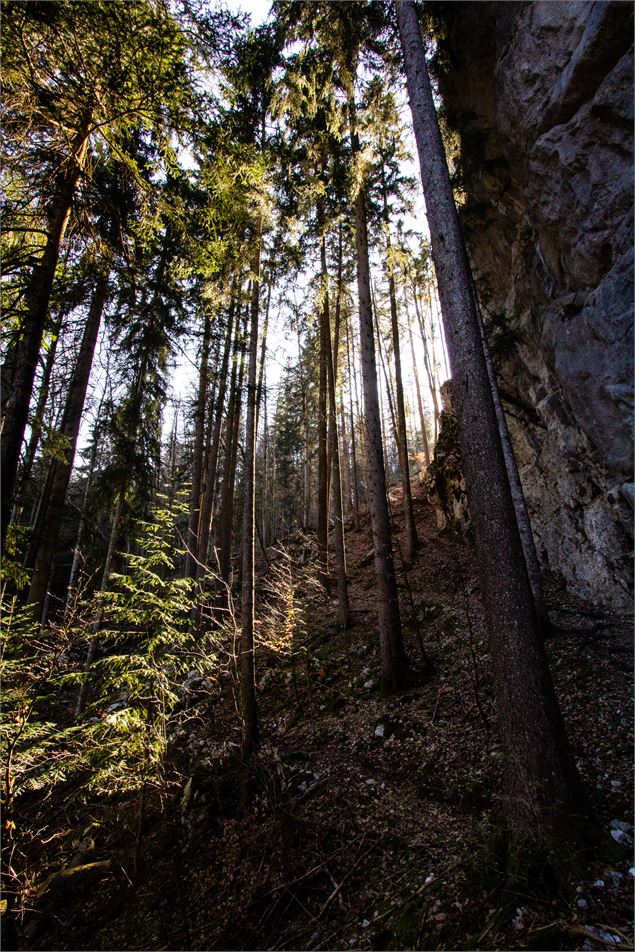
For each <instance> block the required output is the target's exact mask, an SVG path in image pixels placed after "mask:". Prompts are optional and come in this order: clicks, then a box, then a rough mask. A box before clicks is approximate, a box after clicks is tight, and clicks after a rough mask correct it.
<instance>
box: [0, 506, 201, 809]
mask: <svg viewBox="0 0 635 952" xmlns="http://www.w3.org/2000/svg"><path fill="white" fill-rule="evenodd" d="M183 508H184V504H183V503H182V502H177V504H176V505H174V506H172V507H170V508H160V507H157V508H155V509H154V510H153V512H152V518H151V519H150V520H148V521H145V522H141V523H139V526H138V535H137V541H136V552H135V553H134V554H130V555H128V556H127V557H126V563H127V565H126V571H125V572H123V573H121V574H120V575H117V576H114V577H113V582H114V585H113V590H112V591H110V592H107V593H98V594H97V595H95V596H94V597H93V598H92V599H86V598H81V597H79V598H78V600H77V604H76V605H74V606H72V607H71V611H70V613H69V617H68V619H67V621H66V623H65V624H64V625H59V626H58V625H53V624H50V625H49V626H48V627H47V628H46V629H41V628H40V625H39V624H37V623H35V622H34V621H33V617H32V614H31V612H30V611H29V609H28V608H19V607H18V606H17V603H16V601H15V599H13V600H9V603H8V605H6V606H5V609H4V611H3V616H2V635H3V641H2V667H1V673H2V680H3V687H4V706H3V712H2V716H1V718H0V750H1V752H2V755H3V759H4V762H5V764H8V765H9V766H8V771H7V778H8V784H7V789H5V792H4V797H5V801H6V799H7V797H8V796H9V795H10V796H12V797H15V796H16V795H18V794H19V793H21V792H24V791H26V790H47V791H50V790H51V789H52V788H53V787H55V786H56V785H57V784H60V783H65V782H72V783H73V784H78V785H80V786H82V787H84V788H86V789H87V790H89V791H91V793H93V794H99V795H104V796H114V795H116V796H119V795H120V794H122V793H124V792H126V791H132V790H135V789H138V788H139V787H141V786H143V785H144V784H155V785H160V784H162V783H163V780H164V774H163V770H164V758H165V752H166V735H167V726H168V722H169V721H170V719H173V718H178V717H181V716H183V717H186V716H188V715H187V711H186V710H185V708H184V706H183V704H182V695H181V693H180V692H179V688H180V686H181V685H182V683H183V681H184V680H185V679H186V677H187V676H188V674H190V675H191V674H192V672H197V673H200V674H201V675H209V674H210V669H211V667H212V666H213V665H214V663H215V661H216V650H217V641H218V639H217V636H216V635H215V634H213V633H212V634H209V635H207V636H205V637H204V638H198V639H195V638H194V636H193V634H192V633H191V630H190V615H191V610H192V605H193V597H194V592H193V586H194V584H195V583H194V582H193V581H192V580H189V579H179V578H174V577H173V575H174V572H175V569H176V563H177V559H178V557H179V555H180V554H181V552H180V550H179V549H178V548H177V547H176V546H175V543H174V527H175V520H176V518H177V517H178V515H179V513H180V512H182V511H183ZM100 624H101V625H103V630H101V631H99V639H100V654H101V656H100V657H99V659H98V660H97V662H96V663H95V664H94V665H93V667H92V668H91V671H90V672H89V673H88V675H84V674H83V673H82V670H81V668H82V664H81V662H78V659H79V657H80V654H79V653H78V650H77V649H78V647H79V648H81V645H82V644H85V641H86V638H94V637H96V635H97V629H98V627H99V625H100ZM82 653H83V652H82ZM86 676H88V677H89V678H90V684H91V687H92V688H93V690H94V692H95V693H94V699H93V701H92V703H91V705H90V707H89V708H88V710H87V711H86V714H85V716H84V718H83V720H81V721H80V722H76V723H73V721H72V717H73V711H74V707H75V701H76V698H77V691H78V688H79V686H80V684H81V681H82V680H83V678H84V677H86Z"/></svg>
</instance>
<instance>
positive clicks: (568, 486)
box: [428, 0, 633, 608]
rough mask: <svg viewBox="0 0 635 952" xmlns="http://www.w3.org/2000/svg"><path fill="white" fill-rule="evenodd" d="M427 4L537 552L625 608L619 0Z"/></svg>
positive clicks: (623, 7) (624, 155) (629, 160)
mask: <svg viewBox="0 0 635 952" xmlns="http://www.w3.org/2000/svg"><path fill="white" fill-rule="evenodd" d="M428 7H429V9H431V12H432V17H433V23H434V24H435V34H436V36H437V37H438V47H439V56H438V62H437V67H436V71H437V75H438V79H439V87H440V91H441V93H442V96H443V101H444V106H445V109H446V119H447V123H448V126H449V127H450V129H453V130H456V131H457V132H458V134H459V137H460V149H461V162H460V170H459V182H460V183H461V187H462V189H463V190H464V194H465V205H464V207H463V209H462V220H463V224H464V228H465V234H466V240H467V244H468V249H469V253H470V258H471V260H472V265H473V269H474V273H475V279H476V283H477V288H478V292H479V296H480V298H481V302H482V304H483V307H484V315H485V319H486V322H487V320H488V316H489V317H490V318H493V320H491V321H490V326H491V327H492V328H494V325H496V328H497V331H496V333H495V332H494V331H492V334H491V340H492V345H493V349H494V350H495V351H496V350H498V351H499V357H498V360H497V372H498V375H499V383H500V386H501V391H502V395H503V398H504V401H505V408H506V412H507V415H508V421H509V425H510V431H511V434H512V439H513V442H514V448H515V451H516V454H517V458H518V462H519V466H520V471H521V478H522V481H523V485H524V488H525V493H526V496H527V502H528V507H529V510H530V514H531V516H532V522H533V525H534V530H535V534H536V541H537V546H538V550H539V552H540V554H541V557H542V559H543V561H544V562H545V563H546V564H548V565H549V566H550V567H551V568H552V569H555V570H557V571H559V572H560V573H561V574H562V575H563V576H564V578H565V579H566V580H567V582H568V584H569V585H570V587H571V588H572V589H573V590H575V591H576V592H578V593H579V594H580V595H582V596H584V597H587V598H589V599H591V600H592V601H594V602H595V603H596V604H598V605H604V606H607V607H614V608H624V607H630V606H631V605H632V594H631V592H632V582H631V578H632V576H631V562H630V553H631V551H632V524H633V508H632V507H633V336H632V335H633V250H632V246H633V59H632V41H633V6H632V4H631V3H628V2H625V3H623V2H615V3H613V2H611V3H607V2H551V0H549V2H534V3H509V2H498V3H490V2H484V3H463V2H460V3H433V4H430V5H428ZM501 328H502V329H503V330H504V332H505V333H504V334H501ZM497 335H498V336H497ZM497 344H500V346H497Z"/></svg>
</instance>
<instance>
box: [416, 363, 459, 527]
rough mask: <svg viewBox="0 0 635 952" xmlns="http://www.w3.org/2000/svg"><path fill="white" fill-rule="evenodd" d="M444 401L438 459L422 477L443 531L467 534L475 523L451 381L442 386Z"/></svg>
mask: <svg viewBox="0 0 635 952" xmlns="http://www.w3.org/2000/svg"><path fill="white" fill-rule="evenodd" d="M441 400H442V401H443V411H442V413H441V415H440V418H439V436H438V439H437V442H436V445H435V447H434V458H433V460H432V462H431V463H430V465H429V466H428V467H427V469H426V470H425V471H424V472H423V473H422V474H421V485H422V486H423V490H424V492H425V494H426V496H427V498H428V500H429V501H430V503H431V504H432V505H433V507H434V511H435V515H436V517H437V526H438V527H439V529H445V530H449V531H450V532H457V533H461V534H463V533H465V532H467V530H468V529H469V528H470V525H471V521H470V511H469V508H468V504H467V493H466V490H465V475H464V473H463V463H462V460H461V450H460V448H459V430H458V423H457V420H456V414H455V412H454V404H453V402H452V383H451V381H450V380H447V381H446V382H445V383H444V384H443V386H442V387H441Z"/></svg>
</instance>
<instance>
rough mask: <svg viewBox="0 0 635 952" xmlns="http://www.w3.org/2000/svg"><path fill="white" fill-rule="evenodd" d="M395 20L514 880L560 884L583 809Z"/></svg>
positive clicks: (457, 256) (464, 283)
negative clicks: (486, 645)
mask: <svg viewBox="0 0 635 952" xmlns="http://www.w3.org/2000/svg"><path fill="white" fill-rule="evenodd" d="M396 9H397V18H398V23H399V32H400V35H401V43H402V48H403V53H404V61H405V68H406V77H407V83H408V92H409V96H410V104H411V110H412V118H413V125H414V131H415V140H416V143H417V150H418V154H419V162H420V166H421V180H422V184H423V192H424V196H425V200H426V208H427V212H428V222H429V226H430V234H431V239H432V254H433V259H434V265H435V270H436V273H437V281H438V286H439V294H440V298H441V309H442V314H443V320H444V324H445V328H446V342H447V346H448V351H449V356H450V365H451V368H452V379H453V383H454V395H455V403H456V413H457V419H458V423H459V428H460V442H461V452H462V457H463V464H464V470H465V478H466V486H467V493H468V500H469V504H470V512H471V516H472V523H473V527H474V538H475V544H476V556H477V562H478V567H479V573H480V580H481V588H482V594H483V600H484V604H485V611H486V617H487V622H488V628H489V634H490V643H491V651H492V662H493V666H494V675H495V676H494V690H495V692H496V700H497V706H498V723H499V731H500V735H501V740H502V744H503V747H504V750H505V752H506V787H505V807H506V818H507V827H508V831H509V846H510V850H511V851H513V852H509V853H508V858H509V859H510V863H511V866H510V871H511V872H512V873H518V865H519V863H520V862H522V858H521V854H522V852H523V850H522V847H523V846H524V845H527V846H528V847H530V848H532V849H534V850H537V851H538V853H539V855H541V856H542V857H543V858H546V859H547V861H548V863H549V865H550V866H551V868H552V870H553V871H554V872H555V874H556V876H557V877H558V878H559V877H560V876H563V875H566V874H567V871H570V868H571V866H575V864H576V863H578V862H579V861H580V853H579V851H580V849H581V847H583V845H584V844H585V841H586V839H587V829H586V826H585V824H588V821H587V820H586V818H585V815H586V812H587V805H586V802H585V798H584V794H583V791H582V786H581V782H580V778H579V776H578V773H577V770H576V767H575V763H574V761H573V757H572V755H571V751H570V749H569V744H568V740H567V736H566V731H565V727H564V722H563V719H562V715H561V713H560V709H559V706H558V702H557V699H556V695H555V691H554V687H553V682H552V680H551V675H550V672H549V666H548V663H547V658H546V655H545V653H544V648H543V645H542V637H541V630H540V625H539V623H538V619H537V616H536V611H535V606H534V599H533V595H532V591H531V586H530V582H529V578H528V574H527V567H526V563H525V558H524V555H523V549H522V543H521V540H520V535H519V532H518V524H517V520H516V513H515V511H514V504H513V499H512V495H511V491H510V486H509V479H508V475H507V469H506V466H505V458H504V453H503V448H502V445H501V440H500V434H499V429H498V423H497V419H496V410H495V407H494V401H493V399H492V389H491V383H490V379H489V375H488V372H487V365H486V361H485V355H484V352H483V346H482V341H481V333H480V327H479V321H478V315H477V313H476V306H475V300H474V296H473V293H472V282H471V275H470V271H469V264H468V261H467V256H466V254H465V248H464V245H463V240H462V236H461V232H460V227H459V221H458V215H457V211H456V207H455V204H454V198H453V195H452V186H451V183H450V177H449V173H448V168H447V164H446V159H445V152H444V148H443V142H442V140H441V134H440V131H439V125H438V121H437V116H436V112H435V108H434V101H433V98H432V89H431V86H430V80H429V77H428V72H427V68H426V63H425V57H424V49H423V43H422V40H421V33H420V29H419V23H418V19H417V11H416V7H415V5H414V3H412V2H411V0H398V2H396ZM576 854H577V855H576Z"/></svg>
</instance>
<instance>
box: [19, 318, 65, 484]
mask: <svg viewBox="0 0 635 952" xmlns="http://www.w3.org/2000/svg"><path fill="white" fill-rule="evenodd" d="M63 320H64V314H63V313H61V314H59V316H58V317H57V320H56V321H55V325H54V328H53V338H52V340H51V346H50V347H49V349H48V352H47V354H46V361H45V363H44V370H43V373H42V380H41V383H40V390H39V393H38V398H37V404H36V407H35V413H34V414H33V423H32V424H31V436H30V437H29V442H28V445H27V448H26V453H25V456H24V463H23V464H22V467H21V469H20V474H19V482H18V488H17V490H16V502H19V500H20V497H21V496H22V494H23V492H24V490H25V489H26V487H27V486H28V483H29V479H30V478H31V470H32V469H33V463H34V462H35V456H36V454H37V450H38V446H39V445H40V438H41V436H42V425H43V423H44V414H45V412H46V404H47V402H48V397H49V390H50V387H51V376H52V373H53V367H54V366H55V357H56V354H57V345H58V343H59V339H60V334H61V330H62V323H63Z"/></svg>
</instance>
